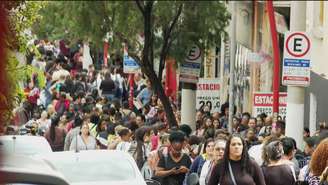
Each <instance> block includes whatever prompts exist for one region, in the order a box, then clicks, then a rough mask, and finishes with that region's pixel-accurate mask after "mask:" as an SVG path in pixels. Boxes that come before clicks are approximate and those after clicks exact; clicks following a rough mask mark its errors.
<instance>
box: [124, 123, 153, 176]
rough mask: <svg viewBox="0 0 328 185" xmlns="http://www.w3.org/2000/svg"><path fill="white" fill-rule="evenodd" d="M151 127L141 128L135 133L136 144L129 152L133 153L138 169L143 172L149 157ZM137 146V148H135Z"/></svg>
mask: <svg viewBox="0 0 328 185" xmlns="http://www.w3.org/2000/svg"><path fill="white" fill-rule="evenodd" d="M150 132H151V128H150V127H146V126H143V127H140V128H138V129H137V130H136V131H135V143H134V144H132V146H131V147H130V149H129V152H130V153H132V156H133V158H134V159H135V161H136V163H137V166H138V168H139V169H140V170H141V168H142V167H143V165H144V163H145V162H146V160H147V155H148V153H149V151H150V150H149V148H148V146H147V143H149V141H150ZM134 146H136V147H134Z"/></svg>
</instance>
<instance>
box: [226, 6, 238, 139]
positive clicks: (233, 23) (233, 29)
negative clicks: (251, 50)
mask: <svg viewBox="0 0 328 185" xmlns="http://www.w3.org/2000/svg"><path fill="white" fill-rule="evenodd" d="M229 4H230V5H231V12H232V14H231V30H230V38H231V39H230V51H231V52H230V80H229V82H230V83H229V125H228V131H229V132H230V133H232V118H233V116H234V107H235V105H234V92H233V91H234V86H235V83H234V81H235V79H234V72H235V70H234V69H235V58H236V56H235V55H236V54H235V53H236V14H237V12H236V1H231V2H230V3H229Z"/></svg>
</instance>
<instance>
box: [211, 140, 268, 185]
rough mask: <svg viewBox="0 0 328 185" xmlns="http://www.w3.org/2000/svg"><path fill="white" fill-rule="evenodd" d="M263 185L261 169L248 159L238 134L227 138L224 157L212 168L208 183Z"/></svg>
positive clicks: (244, 144) (244, 146)
mask: <svg viewBox="0 0 328 185" xmlns="http://www.w3.org/2000/svg"><path fill="white" fill-rule="evenodd" d="M218 184H224V185H230V184H232V185H237V184H242V185H265V181H264V176H263V173H262V170H261V169H260V167H259V166H258V164H257V163H256V162H255V161H254V160H252V159H250V157H249V156H248V152H247V146H246V142H245V141H244V140H243V138H242V137H241V136H240V135H232V136H230V138H229V139H228V142H227V145H226V149H225V152H224V157H223V160H222V161H221V162H219V163H218V164H217V165H216V166H215V167H214V169H213V171H212V174H211V177H210V179H209V183H208V185H218Z"/></svg>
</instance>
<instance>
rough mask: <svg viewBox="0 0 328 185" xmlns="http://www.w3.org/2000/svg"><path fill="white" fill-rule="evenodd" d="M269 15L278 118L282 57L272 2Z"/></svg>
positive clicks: (275, 110) (270, 2) (274, 100)
mask: <svg viewBox="0 0 328 185" xmlns="http://www.w3.org/2000/svg"><path fill="white" fill-rule="evenodd" d="M266 5H267V9H268V14H269V22H270V30H271V38H272V47H273V59H274V63H273V82H272V83H273V116H276V117H277V116H278V114H279V86H280V77H279V76H280V75H279V74H280V69H279V67H280V56H279V44H278V38H277V29H276V21H275V17H274V8H273V3H272V1H267V3H266Z"/></svg>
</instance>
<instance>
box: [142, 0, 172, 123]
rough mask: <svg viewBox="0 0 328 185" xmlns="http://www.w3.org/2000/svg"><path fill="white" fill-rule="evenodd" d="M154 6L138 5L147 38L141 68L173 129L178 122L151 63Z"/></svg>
mask: <svg viewBox="0 0 328 185" xmlns="http://www.w3.org/2000/svg"><path fill="white" fill-rule="evenodd" d="M137 3H138V2H137ZM152 5H153V2H149V1H148V2H147V3H146V5H145V6H144V7H142V6H141V5H140V4H138V6H139V7H140V10H141V12H142V13H143V16H144V37H145V40H144V49H143V56H142V60H141V68H142V71H143V72H144V73H145V74H146V75H147V77H148V79H149V81H150V83H151V85H152V87H153V90H154V92H155V93H156V94H157V95H158V97H159V99H160V100H161V101H162V104H163V106H164V110H165V113H166V118H167V122H168V124H169V126H170V127H173V126H177V121H176V119H175V116H174V113H173V109H172V107H171V103H170V101H169V98H168V97H167V96H166V95H165V92H164V89H163V86H162V83H161V81H160V79H161V78H158V76H157V75H156V73H155V71H154V68H153V65H151V62H152V61H153V59H154V58H153V57H154V56H153V55H152V48H151V47H153V42H154V40H153V39H152V36H153V34H152V33H153V30H152V22H151V20H152V19H151V13H152Z"/></svg>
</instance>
